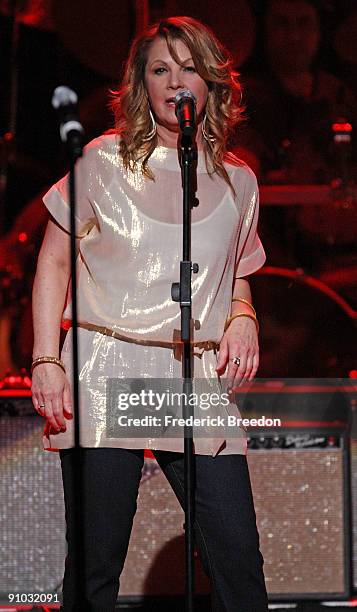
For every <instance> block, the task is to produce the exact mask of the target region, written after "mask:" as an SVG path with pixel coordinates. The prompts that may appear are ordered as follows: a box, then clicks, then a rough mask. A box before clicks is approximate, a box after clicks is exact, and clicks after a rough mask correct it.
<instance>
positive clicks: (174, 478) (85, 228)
mask: <svg viewBox="0 0 357 612" xmlns="http://www.w3.org/2000/svg"><path fill="white" fill-rule="evenodd" d="M185 89H188V90H190V91H191V92H192V93H193V94H194V96H195V98H196V101H197V102H196V111H197V131H196V135H195V140H196V144H197V149H198V161H197V193H196V195H197V198H198V201H199V205H198V206H196V207H194V208H193V209H192V261H193V262H197V263H198V264H199V271H198V273H197V274H194V275H193V278H192V316H193V318H194V330H193V334H194V337H193V344H194V346H193V357H192V361H193V375H194V377H195V378H199V379H206V380H207V381H212V380H216V381H217V380H220V378H221V377H226V379H227V383H228V386H229V387H231V388H233V389H234V387H237V386H238V385H239V384H240V383H241V382H242V381H251V380H252V379H253V378H254V376H255V374H256V372H257V368H258V361H259V349H258V337H257V332H258V322H257V319H256V315H255V311H254V308H253V307H252V303H251V302H252V297H251V293H250V288H249V281H248V280H247V277H248V276H249V275H250V274H251V273H253V272H254V271H256V270H257V269H258V268H260V267H261V266H262V265H263V263H264V261H265V253H264V249H263V247H262V244H261V242H260V239H259V237H258V235H257V221H258V188H257V182H256V178H255V176H254V174H253V173H252V171H251V170H250V169H249V168H248V167H247V166H246V165H245V164H244V163H243V162H240V161H239V160H237V159H236V158H235V157H234V156H233V155H230V154H227V153H226V141H227V137H228V134H229V132H230V130H231V129H232V127H233V126H234V125H235V124H236V123H237V122H238V121H239V120H240V116H241V108H240V98H241V96H240V85H239V83H238V81H237V75H235V73H233V72H232V64H231V60H230V58H229V56H228V54H227V52H226V50H225V49H224V48H223V47H222V45H221V44H220V43H219V42H218V41H217V39H216V38H215V36H214V35H213V33H212V32H211V31H210V30H209V29H208V28H206V27H205V26H204V25H202V24H201V23H199V22H198V21H195V20H194V19H191V18H188V17H173V18H169V19H165V20H164V21H162V22H160V23H159V24H157V25H155V26H153V27H152V28H151V29H150V30H148V31H147V32H145V33H144V34H143V35H142V36H140V37H138V38H137V39H136V40H135V41H134V43H133V45H132V47H131V51H130V54H129V58H128V61H127V65H126V71H125V76H124V80H123V83H122V86H121V88H120V90H119V92H117V93H116V94H115V99H114V104H113V106H114V110H115V118H116V129H115V133H114V132H113V133H110V134H104V135H102V136H100V137H99V138H97V139H95V140H93V141H92V142H91V143H89V145H88V146H87V147H86V148H85V151H84V155H83V157H82V158H81V159H80V161H79V162H78V163H77V167H76V176H77V212H76V217H77V248H78V259H77V262H78V275H79V279H78V300H79V311H78V319H79V326H78V337H79V384H80V406H79V410H80V425H81V447H82V448H81V453H82V457H83V482H84V493H85V499H86V503H85V506H84V509H83V526H84V530H85V536H84V537H85V543H84V545H85V551H86V552H85V554H86V556H85V568H86V570H85V599H86V601H85V602H81V603H78V602H76V601H75V590H74V566H73V556H74V551H73V540H74V536H73V515H74V507H73V504H74V501H73V493H72V489H71V483H72V480H73V445H74V428H73V419H72V395H71V381H72V355H71V336H72V333H71V331H72V330H71V327H70V325H71V308H70V294H68V293H67V289H68V286H69V280H70V257H69V233H68V232H69V206H68V198H67V186H68V176H66V177H64V178H63V179H61V180H60V181H59V182H58V183H57V184H56V185H54V186H53V187H52V188H51V189H50V190H49V192H48V193H47V194H46V195H45V197H44V203H45V205H46V207H47V208H48V210H49V211H50V213H51V219H50V221H49V222H48V227H47V231H46V235H45V238H44V241H43V244H42V248H41V251H40V255H39V259H38V265H37V273H36V278H35V283H34V289H33V312H34V333H35V342H34V349H33V360H34V361H33V386H32V389H33V402H34V406H35V409H36V410H37V411H38V412H39V414H41V415H42V416H44V417H45V418H46V427H45V431H44V448H45V449H49V450H59V454H60V459H61V467H62V475H63V485H64V497H65V506H66V522H67V534H66V537H67V542H68V554H67V559H66V569H65V575H64V583H63V607H62V610H63V611H64V612H72V610H76V611H77V610H85V611H86V612H88V611H92V612H103V611H106V612H110V611H112V610H114V608H115V602H116V599H117V594H118V582H119V576H120V573H121V571H122V568H123V565H124V561H125V557H126V553H127V548H128V542H129V536H130V532H131V528H132V522H133V517H134V515H135V510H136V499H137V494H138V487H139V482H140V478H141V470H142V467H143V460H144V449H147V448H149V449H151V450H152V452H153V453H154V455H155V457H156V459H157V461H158V463H159V465H160V467H161V468H162V470H163V472H164V474H165V476H166V477H167V479H168V481H169V482H170V485H171V486H172V489H173V490H174V492H175V494H176V496H177V498H178V500H179V501H180V503H181V505H182V506H183V503H184V500H183V478H184V476H183V439H182V438H181V437H180V438H164V437H151V438H149V437H146V438H145V437H140V436H138V437H134V436H132V437H125V435H124V436H123V437H121V438H120V437H113V436H111V435H110V432H108V430H107V426H106V417H107V414H106V382H107V380H108V378H114V379H120V380H123V381H124V380H125V379H128V378H135V379H143V378H145V379H150V378H156V379H170V378H171V379H172V378H180V377H182V350H181V347H182V345H181V344H180V318H181V315H180V307H179V305H178V303H177V302H174V301H173V300H172V298H171V284H172V283H173V282H175V281H177V280H178V279H179V271H180V270H179V267H180V260H181V258H182V253H181V245H182V186H181V167H180V155H179V149H180V147H179V144H180V131H179V126H178V122H177V118H176V114H175V103H174V98H175V96H176V94H177V93H178V92H180V91H183V90H185ZM61 321H62V325H63V326H64V327H66V328H69V330H68V332H67V335H66V337H65V341H64V345H63V347H62V351H61V354H60V358H59V344H60V342H59V339H60V327H61ZM217 349H219V356H217ZM228 408H229V410H231V411H232V413H234V414H238V415H239V412H238V408H237V406H236V405H235V403H233V402H231V403H230V405H229V407H228ZM240 433H241V435H240V436H237V435H235V436H232V437H229V435H223V436H221V437H219V436H217V435H212V436H211V437H197V438H195V439H194V452H195V455H194V457H195V470H196V493H195V495H196V502H195V504H196V520H195V539H196V543H197V546H198V549H199V552H200V556H201V559H202V562H203V565H204V568H205V571H206V572H207V574H208V575H209V577H210V581H211V585H212V601H213V603H212V605H213V610H215V611H225V612H239V611H240V612H263V611H266V610H267V609H268V605H267V593H266V588H265V582H264V574H263V557H262V554H261V552H260V550H259V535H258V531H257V527H256V516H255V511H254V505H253V499H252V492H251V485H250V479H249V472H248V466H247V459H246V451H247V442H246V432H245V430H244V429H241V430H240Z"/></svg>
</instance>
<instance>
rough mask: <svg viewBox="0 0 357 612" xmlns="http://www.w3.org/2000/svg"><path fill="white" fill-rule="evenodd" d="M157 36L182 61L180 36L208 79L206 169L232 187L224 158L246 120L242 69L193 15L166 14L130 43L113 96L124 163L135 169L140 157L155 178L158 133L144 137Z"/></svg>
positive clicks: (148, 125)
mask: <svg viewBox="0 0 357 612" xmlns="http://www.w3.org/2000/svg"><path fill="white" fill-rule="evenodd" d="M157 37H161V38H163V39H165V40H166V43H167V46H168V49H169V51H170V54H171V56H172V57H173V59H174V60H175V61H176V62H177V63H178V64H180V65H182V63H181V61H180V58H179V57H178V56H177V53H176V49H175V42H176V41H177V40H180V41H182V42H183V43H184V44H185V45H186V46H187V47H188V49H189V50H190V52H191V57H192V59H193V62H194V65H195V69H196V71H197V73H198V74H199V76H200V77H201V78H202V79H204V80H205V81H206V83H207V85H208V90H209V93H208V99H207V104H206V109H205V112H206V119H205V131H206V135H208V138H204V139H203V143H204V153H205V159H206V166H207V171H208V172H209V173H210V174H211V175H212V174H213V173H214V172H217V174H218V175H220V176H221V177H222V178H223V179H224V180H225V181H226V182H227V183H228V185H229V186H230V187H231V188H232V189H233V187H232V185H231V182H230V179H229V176H228V173H227V171H226V169H225V167H224V158H225V156H226V150H227V149H226V147H227V139H228V136H229V134H230V133H231V132H232V131H233V128H234V126H235V125H236V124H237V123H239V122H240V121H241V120H242V114H243V110H244V109H243V107H242V105H241V100H242V94H241V86H240V83H239V80H238V77H239V74H238V73H237V72H235V71H234V70H233V66H232V58H231V56H230V54H229V53H228V51H227V50H226V49H225V47H224V46H223V45H222V44H221V43H220V42H219V41H218V40H217V38H216V37H215V35H214V34H213V32H212V31H211V30H210V29H209V28H208V27H206V26H205V25H203V24H202V23H200V22H199V21H197V20H196V19H192V18H191V17H169V18H167V19H164V20H162V21H160V22H158V23H156V24H155V25H153V26H152V27H151V28H150V29H149V30H147V31H146V32H144V34H142V35H140V36H138V37H137V38H136V39H135V40H134V42H133V44H132V46H131V49H130V53H129V57H128V60H127V63H126V67H125V73H124V78H123V81H122V84H121V87H120V89H119V90H118V91H116V92H112V94H113V98H112V101H111V107H112V110H113V111H114V115H115V131H116V133H117V134H118V135H119V136H120V143H119V147H120V154H121V156H122V158H123V163H124V166H125V168H126V169H129V168H130V169H131V170H134V169H135V168H136V165H137V163H138V162H139V161H140V162H141V164H142V172H143V174H144V176H146V177H147V178H150V179H152V180H154V175H153V173H152V171H151V169H150V168H149V167H148V161H149V158H150V156H151V154H152V153H153V151H154V150H155V148H156V147H157V146H158V138H157V135H156V134H155V136H154V137H153V138H151V139H150V140H145V139H147V136H148V135H149V134H150V131H151V130H152V120H151V118H150V114H149V110H150V106H149V101H148V98H147V94H146V88H145V82H144V79H145V67H146V63H147V53H148V49H149V47H150V45H151V44H152V42H153V41H154V39H156V38H157ZM208 160H210V161H211V167H212V168H213V170H212V171H210V170H209V164H208ZM233 191H234V190H233Z"/></svg>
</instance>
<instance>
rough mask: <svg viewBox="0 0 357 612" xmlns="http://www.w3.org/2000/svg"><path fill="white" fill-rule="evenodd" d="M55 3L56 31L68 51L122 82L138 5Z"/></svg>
mask: <svg viewBox="0 0 357 612" xmlns="http://www.w3.org/2000/svg"><path fill="white" fill-rule="evenodd" d="M52 1H53V11H52V12H53V18H54V22H55V27H56V30H57V33H58V36H59V38H60V39H61V40H62V42H63V44H64V45H65V47H66V48H67V49H68V50H69V51H71V53H73V55H75V57H77V58H78V59H79V60H80V61H81V62H82V63H83V64H84V65H85V66H87V67H89V68H91V69H92V70H95V71H96V72H98V73H99V74H102V75H104V76H106V77H109V78H110V79H116V80H118V79H119V77H120V73H121V70H122V67H123V66H122V65H123V61H124V59H125V58H126V56H127V53H128V49H129V44H130V41H131V38H132V37H133V35H134V33H135V2H132V1H131V0H120V1H119V2H118V0H106V1H105V2H98V0H76V2H63V1H62V0H52Z"/></svg>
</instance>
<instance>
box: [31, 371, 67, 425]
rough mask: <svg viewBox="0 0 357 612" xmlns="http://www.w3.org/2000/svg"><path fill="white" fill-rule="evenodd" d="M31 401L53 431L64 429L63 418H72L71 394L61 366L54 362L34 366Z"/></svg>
mask: <svg viewBox="0 0 357 612" xmlns="http://www.w3.org/2000/svg"><path fill="white" fill-rule="evenodd" d="M32 402H33V405H34V408H35V410H36V411H37V412H38V413H39V414H40V415H41V416H43V417H45V418H46V419H47V421H48V423H49V424H50V425H51V427H52V429H53V430H54V431H55V432H59V431H66V421H65V419H72V418H73V413H72V394H71V388H70V384H69V381H68V379H67V376H66V374H65V373H64V372H63V370H62V368H60V367H59V366H58V365H56V364H55V363H41V364H39V365H38V366H36V367H35V368H34V370H33V374H32ZM42 406H44V407H42Z"/></svg>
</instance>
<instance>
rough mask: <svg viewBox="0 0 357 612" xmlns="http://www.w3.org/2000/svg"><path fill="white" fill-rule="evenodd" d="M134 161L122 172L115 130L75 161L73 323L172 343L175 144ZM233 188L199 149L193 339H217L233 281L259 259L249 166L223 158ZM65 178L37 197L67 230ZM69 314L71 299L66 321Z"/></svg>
mask: <svg viewBox="0 0 357 612" xmlns="http://www.w3.org/2000/svg"><path fill="white" fill-rule="evenodd" d="M149 167H150V169H151V170H152V172H153V174H154V180H151V179H148V178H146V177H144V176H143V174H142V171H141V167H140V165H138V167H137V168H136V169H135V170H134V171H132V170H126V169H125V167H124V165H123V162H122V158H121V156H120V154H119V148H118V141H117V137H116V135H115V134H105V135H102V136H100V137H99V138H96V139H95V140H93V141H92V142H90V143H89V145H87V146H86V147H85V150H84V155H83V157H82V158H81V159H80V160H79V161H78V162H77V165H76V181H77V188H76V193H77V207H76V234H77V236H78V237H80V238H81V240H80V243H79V244H80V250H79V255H78V261H77V265H78V320H79V322H82V323H89V324H92V325H97V326H104V327H106V328H109V329H111V330H113V331H114V332H117V333H118V334H120V335H121V336H126V337H128V338H130V339H133V340H134V341H135V340H146V341H149V342H150V341H153V342H157V341H159V342H170V343H171V342H175V340H177V337H178V336H177V334H178V331H179V329H180V320H181V315H180V305H179V303H178V302H175V301H173V300H172V297H171V286H172V283H174V282H178V281H179V277H180V261H181V259H182V187H181V168H180V163H179V157H178V152H177V150H176V149H170V148H165V147H157V148H156V149H155V151H154V153H153V154H152V155H151V157H150V159H149ZM225 168H226V170H227V172H228V175H229V177H230V180H231V182H232V185H233V188H234V191H235V195H234V194H233V192H232V189H231V188H230V187H229V185H228V184H227V183H226V181H224V180H223V179H222V178H220V177H219V176H218V175H217V174H216V173H214V174H213V175H212V174H211V173H209V172H208V171H207V168H206V162H205V156H204V153H203V152H200V151H199V153H198V162H197V191H196V196H197V199H198V202H199V204H198V206H195V207H194V208H193V209H192V213H191V217H192V231H191V245H192V248H191V259H192V262H193V263H197V264H198V266H199V271H198V273H194V274H192V316H193V318H194V320H195V325H194V339H193V340H194V342H201V341H207V340H211V341H215V342H220V340H221V337H222V335H223V332H224V323H225V320H226V318H227V316H228V315H229V313H230V308H231V298H232V287H233V282H234V278H235V277H236V278H240V277H244V276H247V275H249V274H252V273H253V272H255V271H256V270H257V269H258V268H260V267H261V266H262V265H263V264H264V261H265V259H266V256H265V252H264V248H263V246H262V244H261V241H260V239H259V236H258V233H257V223H258V213H259V192H258V187H257V181H256V177H255V175H254V174H253V172H252V171H251V170H250V168H249V167H248V166H247V165H246V164H244V162H240V161H239V160H236V159H235V158H233V157H232V158H231V159H230V160H228V161H227V163H225ZM67 191H68V175H66V176H65V177H63V178H62V179H61V180H59V181H58V182H57V183H56V184H55V185H53V187H51V189H50V190H49V191H48V192H47V193H46V195H45V196H44V203H45V205H46V207H47V208H48V210H49V212H50V214H51V215H52V216H53V217H54V218H55V219H56V221H57V222H58V223H59V224H60V225H61V226H62V227H63V228H64V229H65V230H66V231H68V230H69V227H70V222H69V206H68V194H67ZM70 320H71V303H70V296H69V297H68V300H67V304H66V308H65V311H64V313H63V324H64V325H66V326H67V327H68V326H69V325H70Z"/></svg>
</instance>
